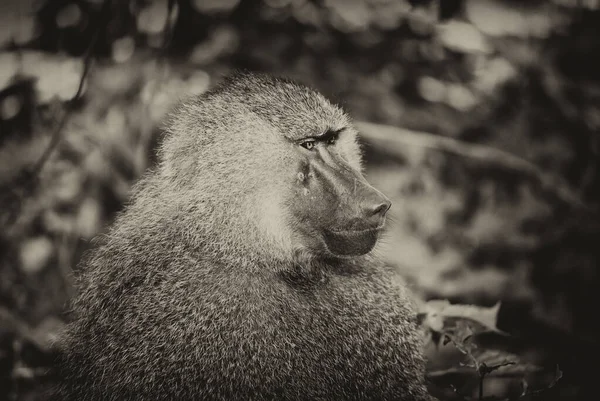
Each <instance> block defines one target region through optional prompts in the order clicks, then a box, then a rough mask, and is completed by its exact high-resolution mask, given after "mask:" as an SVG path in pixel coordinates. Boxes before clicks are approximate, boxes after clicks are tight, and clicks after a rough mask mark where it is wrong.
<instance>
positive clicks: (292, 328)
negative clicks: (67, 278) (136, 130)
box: [55, 74, 432, 401]
mask: <svg viewBox="0 0 600 401" xmlns="http://www.w3.org/2000/svg"><path fill="white" fill-rule="evenodd" d="M356 134H357V133H356V131H355V129H354V128H353V127H352V124H351V121H350V119H349V118H348V116H347V115H346V114H345V113H344V112H343V111H342V110H341V109H340V108H339V107H337V106H335V105H333V104H331V103H330V102H329V101H328V100H326V99H325V98H324V97H323V96H322V95H321V94H319V93H317V92H316V91H314V90H312V89H309V88H307V87H305V86H303V85H300V84H297V83H294V82H291V81H289V80H285V79H279V78H273V77H270V76H264V75H256V74H236V75H234V76H232V77H230V78H229V79H226V80H225V81H224V82H223V83H222V84H220V85H219V86H217V87H216V88H214V89H213V90H211V91H209V92H207V93H205V94H203V95H201V96H199V97H196V98H193V99H191V100H189V101H187V102H184V103H183V104H182V105H181V106H179V107H178V108H177V110H176V111H175V112H174V113H173V114H172V115H171V117H170V119H169V120H168V122H167V129H166V135H165V138H164V142H163V144H162V146H161V148H160V151H159V160H160V162H159V165H158V166H157V168H156V169H155V170H154V171H151V172H149V173H148V174H147V175H146V176H145V177H144V178H143V179H142V180H141V181H140V182H139V183H138V184H137V185H136V187H135V190H134V194H133V196H132V199H131V201H130V202H129V204H128V205H127V207H126V209H125V211H124V212H123V213H121V214H120V215H119V216H118V218H117V219H116V221H115V223H114V225H113V226H112V228H111V229H110V231H109V232H108V233H107V234H106V235H105V236H103V237H102V238H101V239H99V241H98V244H97V246H96V248H95V250H94V251H93V252H92V253H91V254H90V255H89V256H88V257H87V258H86V260H85V261H84V262H83V263H82V265H81V267H80V269H81V272H80V275H79V277H78V281H77V283H78V290H79V295H78V296H77V298H76V299H75V301H74V302H73V308H72V309H73V314H74V318H73V321H72V322H71V323H70V324H69V325H68V328H67V330H66V331H65V333H64V336H63V338H62V340H61V343H60V348H61V354H60V360H59V361H58V362H57V368H56V374H57V376H58V377H60V378H61V379H62V380H61V384H60V386H58V388H57V389H56V392H55V397H56V399H62V400H65V401H74V400H81V401H99V400H125V401H129V400H165V401H167V400H168V401H171V400H173V401H175V400H179V401H186V400H207V401H208V400H248V401H259V400H265V401H266V400H279V401H285V400H299V401H300V400H323V401H324V400H416V401H419V400H431V399H432V398H431V397H430V396H429V394H428V393H427V391H426V389H425V386H424V381H423V377H424V363H423V359H422V356H421V341H420V333H419V331H418V329H417V326H416V322H415V319H414V311H413V309H412V306H411V301H410V296H409V294H408V293H407V291H406V289H405V286H404V285H403V283H402V281H401V279H400V277H399V276H398V274H397V272H396V271H394V270H393V269H391V268H389V267H387V266H385V265H384V264H383V263H381V262H380V261H379V260H377V258H375V257H374V256H373V253H372V252H371V249H372V247H373V246H374V244H375V241H376V238H377V233H378V232H379V229H380V228H381V225H382V224H383V223H382V222H383V216H384V214H385V211H387V209H388V208H389V201H387V200H385V197H384V196H383V195H382V194H380V193H379V192H378V191H376V190H374V189H372V188H371V187H369V186H368V184H366V181H364V179H363V178H362V175H361V174H360V172H361V156H360V150H359V147H358V144H357V139H356ZM315 138H316V139H315ZM357 199H358V200H357ZM365 211H370V212H369V213H367V212H365ZM361 213H362V214H361ZM357 216H361V217H360V218H358V217H357Z"/></svg>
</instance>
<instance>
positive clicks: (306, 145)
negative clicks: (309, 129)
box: [300, 139, 317, 150]
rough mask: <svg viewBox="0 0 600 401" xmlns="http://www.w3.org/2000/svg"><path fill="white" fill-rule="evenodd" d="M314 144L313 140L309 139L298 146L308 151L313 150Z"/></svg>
mask: <svg viewBox="0 0 600 401" xmlns="http://www.w3.org/2000/svg"><path fill="white" fill-rule="evenodd" d="M316 142H317V141H315V140H314V139H309V140H306V141H304V142H301V143H300V146H302V147H303V148H305V149H308V150H313V149H314V148H315V144H316Z"/></svg>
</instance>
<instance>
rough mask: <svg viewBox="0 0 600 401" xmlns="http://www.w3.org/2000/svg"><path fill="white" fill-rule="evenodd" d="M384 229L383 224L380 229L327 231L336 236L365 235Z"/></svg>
mask: <svg viewBox="0 0 600 401" xmlns="http://www.w3.org/2000/svg"><path fill="white" fill-rule="evenodd" d="M382 229H383V224H382V225H380V226H378V227H373V228H365V229H362V230H327V231H329V232H330V233H332V234H335V235H364V234H366V233H369V232H379V231H381V230H382Z"/></svg>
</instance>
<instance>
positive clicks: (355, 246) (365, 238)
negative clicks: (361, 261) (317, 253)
mask: <svg viewBox="0 0 600 401" xmlns="http://www.w3.org/2000/svg"><path fill="white" fill-rule="evenodd" d="M379 231H380V228H373V229H367V230H354V231H331V230H325V232H324V234H323V240H324V242H325V246H326V247H327V250H328V251H329V252H331V253H332V254H334V255H337V256H359V255H364V254H366V253H368V252H370V251H371V250H372V249H373V247H374V246H375V243H377V238H378V236H379Z"/></svg>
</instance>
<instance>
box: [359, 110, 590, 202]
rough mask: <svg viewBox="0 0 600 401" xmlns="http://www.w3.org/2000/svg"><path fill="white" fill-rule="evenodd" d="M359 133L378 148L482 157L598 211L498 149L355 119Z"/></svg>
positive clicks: (517, 158) (530, 164)
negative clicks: (523, 174)
mask: <svg viewBox="0 0 600 401" xmlns="http://www.w3.org/2000/svg"><path fill="white" fill-rule="evenodd" d="M356 127H357V128H358V129H359V131H360V132H361V136H362V137H364V138H366V139H367V140H369V141H370V143H372V145H373V146H376V147H380V148H382V149H386V150H391V151H397V152H399V153H401V152H403V151H404V150H405V149H404V148H405V146H406V145H410V146H417V147H422V148H427V149H435V150H441V151H445V152H448V153H453V154H456V155H459V156H464V157H468V158H471V159H478V160H484V161H485V162H487V163H490V164H495V165H498V166H502V167H503V168H506V169H509V170H513V171H518V172H522V173H525V174H527V175H528V176H530V177H532V178H534V179H535V180H536V181H537V182H538V183H539V184H540V186H541V187H542V189H544V190H545V191H547V192H550V193H552V194H554V195H555V196H557V197H558V198H559V199H560V200H562V201H563V202H566V203H568V204H570V205H573V206H576V207H579V208H581V209H583V210H587V211H589V212H593V213H595V212H598V211H597V210H596V209H595V208H592V207H590V206H589V205H587V204H586V203H585V202H584V201H583V200H581V198H580V197H579V196H578V195H577V194H576V193H574V192H573V191H571V190H570V189H569V188H568V187H567V186H566V185H564V184H562V183H560V182H558V181H559V180H558V179H557V178H555V177H553V176H550V175H549V174H547V173H545V172H544V171H543V170H542V169H540V168H539V167H538V166H537V165H535V164H534V163H531V162H529V161H527V160H525V159H523V158H521V157H519V156H516V155H513V154H511V153H509V152H505V151H503V150H500V149H496V148H492V147H489V146H484V145H478V144H472V143H467V142H464V141H460V140H457V139H454V138H448V137H443V136H439V135H434V134H430V133H427V132H419V131H412V130H408V129H405V128H399V127H393V126H389V125H382V124H375V123H369V122H363V121H361V122H356Z"/></svg>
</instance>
